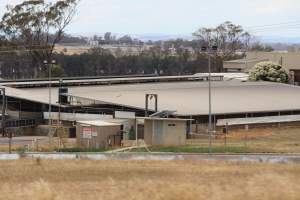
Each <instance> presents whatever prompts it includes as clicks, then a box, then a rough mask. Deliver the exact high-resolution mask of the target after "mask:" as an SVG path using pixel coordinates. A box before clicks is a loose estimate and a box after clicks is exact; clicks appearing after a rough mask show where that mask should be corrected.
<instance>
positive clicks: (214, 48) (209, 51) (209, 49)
mask: <svg viewBox="0 0 300 200" xmlns="http://www.w3.org/2000/svg"><path fill="white" fill-rule="evenodd" d="M217 50H218V47H217V46H210V44H209V45H208V47H205V46H204V47H201V51H202V52H207V54H208V137H209V153H212V133H213V130H212V97H211V54H212V53H213V52H216V51H217Z"/></svg>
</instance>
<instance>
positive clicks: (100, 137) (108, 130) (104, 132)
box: [76, 123, 121, 148]
mask: <svg viewBox="0 0 300 200" xmlns="http://www.w3.org/2000/svg"><path fill="white" fill-rule="evenodd" d="M84 127H89V128H92V132H95V133H97V136H93V137H92V139H84V138H83V133H82V132H83V128H84ZM120 130H121V126H119V125H116V126H101V127H99V126H92V125H90V126H87V125H85V124H80V123H78V124H77V126H76V137H77V144H78V145H80V146H82V147H89V148H104V147H108V146H109V139H110V140H111V144H112V145H113V146H119V145H120V144H121V138H120V137H115V139H116V141H113V140H114V138H113V136H114V135H117V134H118V133H119V132H120Z"/></svg>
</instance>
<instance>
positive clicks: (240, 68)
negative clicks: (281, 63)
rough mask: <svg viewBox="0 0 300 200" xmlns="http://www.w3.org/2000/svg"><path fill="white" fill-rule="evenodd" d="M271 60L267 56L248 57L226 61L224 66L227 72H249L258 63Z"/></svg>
mask: <svg viewBox="0 0 300 200" xmlns="http://www.w3.org/2000/svg"><path fill="white" fill-rule="evenodd" d="M264 61H269V59H267V58H246V59H239V60H229V61H224V63H223V68H224V70H225V71H226V72H249V71H250V70H251V69H252V68H253V67H254V66H255V65H256V64H257V63H260V62H264Z"/></svg>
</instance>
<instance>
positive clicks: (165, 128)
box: [140, 117, 190, 146]
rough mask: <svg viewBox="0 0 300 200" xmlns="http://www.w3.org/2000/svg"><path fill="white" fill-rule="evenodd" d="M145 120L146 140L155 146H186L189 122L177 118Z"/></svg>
mask: <svg viewBox="0 0 300 200" xmlns="http://www.w3.org/2000/svg"><path fill="white" fill-rule="evenodd" d="M140 119H144V140H145V143H146V144H147V145H153V146H182V145H185V144H186V136H187V132H188V130H187V121H190V120H186V119H177V118H153V117H146V118H140Z"/></svg>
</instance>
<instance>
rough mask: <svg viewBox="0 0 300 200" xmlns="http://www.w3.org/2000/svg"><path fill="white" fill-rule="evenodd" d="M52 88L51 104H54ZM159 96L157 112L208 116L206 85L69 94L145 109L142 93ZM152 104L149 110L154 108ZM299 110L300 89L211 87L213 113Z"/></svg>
mask: <svg viewBox="0 0 300 200" xmlns="http://www.w3.org/2000/svg"><path fill="white" fill-rule="evenodd" d="M24 91H26V93H27V94H28V95H29V94H30V95H29V96H28V97H26V98H32V99H35V100H38V99H43V100H44V101H47V99H48V89H47V88H36V89H26V90H25V89H24ZM57 93H58V92H57V89H53V92H52V97H53V98H52V101H53V103H54V102H56V101H57ZM147 93H151V94H152V93H153V94H158V109H159V111H161V110H174V111H175V110H176V111H177V114H179V115H184V116H189V115H207V114H208V83H207V82H169V83H147V84H124V85H112V86H82V87H71V88H69V94H70V95H74V96H78V97H82V98H88V99H93V100H96V101H99V102H100V101H102V102H107V103H111V104H118V105H124V106H128V107H134V108H140V109H144V108H145V94H147ZM153 107H154V106H153V104H152V105H151V106H150V108H153ZM290 110H300V87H298V86H292V85H286V84H280V83H268V82H239V81H224V82H220V81H217V82H213V84H212V111H213V113H214V114H234V113H250V112H272V111H290Z"/></svg>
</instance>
